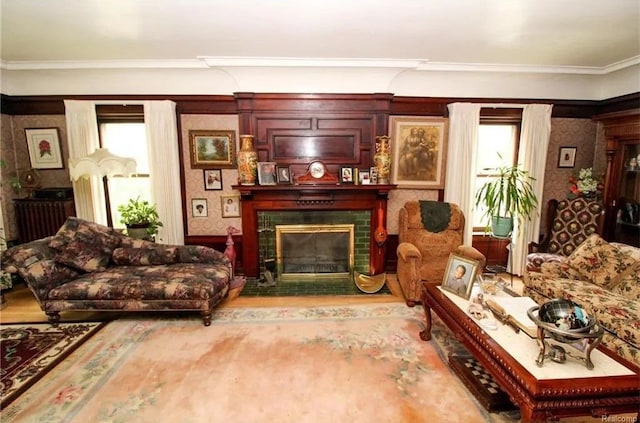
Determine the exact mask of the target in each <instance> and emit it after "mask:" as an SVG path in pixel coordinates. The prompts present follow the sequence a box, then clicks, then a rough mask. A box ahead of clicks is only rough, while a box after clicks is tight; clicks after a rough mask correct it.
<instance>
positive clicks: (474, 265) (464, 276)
mask: <svg viewBox="0 0 640 423" xmlns="http://www.w3.org/2000/svg"><path fill="white" fill-rule="evenodd" d="M479 266H480V262H479V261H477V260H472V259H468V258H466V257H462V256H458V255H456V254H450V255H449V262H448V263H447V268H446V270H445V272H444V279H443V280H442V289H444V290H447V291H449V292H452V293H454V294H456V295H458V296H459V297H462V298H464V299H465V300H468V299H469V297H470V296H471V289H472V288H473V282H474V281H475V280H476V274H477V273H478V267H479Z"/></svg>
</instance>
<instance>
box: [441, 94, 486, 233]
mask: <svg viewBox="0 0 640 423" xmlns="http://www.w3.org/2000/svg"><path fill="white" fill-rule="evenodd" d="M448 107H449V146H448V148H447V174H446V178H445V185H444V201H446V202H448V203H455V204H457V205H458V206H460V209H461V210H462V212H463V213H464V216H465V219H466V224H465V228H464V239H463V243H464V244H465V245H471V242H472V239H473V224H472V223H471V222H472V219H471V217H472V213H473V197H474V186H475V178H476V174H475V165H474V163H475V162H476V156H477V153H478V127H479V125H480V107H481V106H480V105H479V104H472V103H452V104H449V105H448Z"/></svg>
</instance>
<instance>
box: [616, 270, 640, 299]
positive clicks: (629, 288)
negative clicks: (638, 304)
mask: <svg viewBox="0 0 640 423" xmlns="http://www.w3.org/2000/svg"><path fill="white" fill-rule="evenodd" d="M609 289H610V290H611V292H615V293H616V294H620V295H622V296H623V297H625V298H632V299H635V300H640V261H638V262H636V263H635V264H634V265H632V266H629V267H628V268H627V270H625V271H624V272H622V273H621V274H620V276H619V277H618V278H617V279H615V280H614V281H613V282H612V283H611V285H610V286H609Z"/></svg>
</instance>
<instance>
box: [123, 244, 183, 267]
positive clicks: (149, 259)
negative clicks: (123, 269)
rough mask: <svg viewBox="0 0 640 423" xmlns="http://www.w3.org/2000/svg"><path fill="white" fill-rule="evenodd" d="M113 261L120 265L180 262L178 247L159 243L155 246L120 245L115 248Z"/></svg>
mask: <svg viewBox="0 0 640 423" xmlns="http://www.w3.org/2000/svg"><path fill="white" fill-rule="evenodd" d="M112 258H113V262H114V263H115V264H117V265H119V266H149V265H154V264H174V263H177V262H178V248H177V247H173V246H165V245H157V246H155V247H153V248H134V247H118V248H116V249H115V250H113V255H112Z"/></svg>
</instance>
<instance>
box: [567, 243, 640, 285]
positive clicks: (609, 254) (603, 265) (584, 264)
mask: <svg viewBox="0 0 640 423" xmlns="http://www.w3.org/2000/svg"><path fill="white" fill-rule="evenodd" d="M634 262H635V260H633V258H632V257H630V256H629V255H628V254H625V253H624V252H622V251H620V249H618V248H616V247H615V246H613V245H611V244H609V243H608V242H607V241H605V240H604V239H602V238H601V237H600V236H599V235H597V234H594V235H591V236H590V237H589V238H587V240H586V241H585V242H583V243H582V244H580V246H579V247H578V248H577V249H576V250H575V251H574V252H573V253H571V255H570V256H569V257H568V258H567V260H566V261H565V264H566V265H568V266H569V267H570V268H571V269H572V271H573V272H575V273H577V274H579V275H580V276H582V278H581V279H585V280H589V281H591V282H593V283H595V284H596V285H599V286H602V287H607V286H608V285H609V284H610V283H611V282H612V281H614V280H615V279H616V278H617V277H618V275H619V274H620V273H622V272H624V271H625V270H626V269H627V268H628V267H629V266H631V265H632V264H633V263H634Z"/></svg>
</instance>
